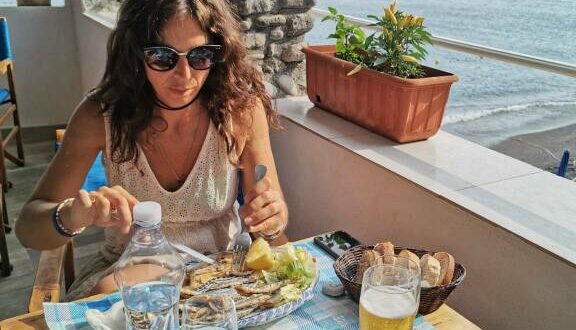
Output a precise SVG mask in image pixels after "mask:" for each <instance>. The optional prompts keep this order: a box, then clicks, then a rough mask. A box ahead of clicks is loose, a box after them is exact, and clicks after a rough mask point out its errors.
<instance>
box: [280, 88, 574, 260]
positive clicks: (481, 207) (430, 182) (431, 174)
mask: <svg viewBox="0 0 576 330" xmlns="http://www.w3.org/2000/svg"><path fill="white" fill-rule="evenodd" d="M277 107H278V110H279V112H280V114H281V115H282V116H283V117H284V118H286V119H288V120H290V121H292V122H293V123H295V124H297V125H300V126H302V127H304V128H306V129H307V130H309V131H311V132H313V133H315V134H317V135H319V136H321V137H322V138H324V139H326V140H329V141H331V142H332V143H335V144H337V145H339V146H340V147H342V148H345V149H347V150H349V151H350V152H353V153H355V154H356V155H358V156H360V157H363V158H365V159H367V160H369V161H371V162H373V163H375V164H377V165H380V166H382V167H383V168H385V169H386V170H388V171H391V172H393V173H396V174H397V175H399V176H400V177H402V178H404V179H406V180H409V181H411V182H413V183H414V184H416V185H418V186H420V187H422V188H424V189H426V190H427V191H429V192H431V193H433V194H435V195H437V196H439V198H442V199H445V200H446V201H448V202H450V203H452V204H455V205H457V206H458V207H460V208H462V209H464V210H465V211H467V212H470V213H472V214H475V215H477V216H478V217H479V218H481V219H484V220H486V221H487V222H488V223H491V224H494V225H496V226H498V227H500V228H504V229H506V230H507V231H509V232H511V233H513V234H515V235H517V236H519V237H521V238H522V239H523V240H526V241H528V242H530V243H532V244H534V245H536V246H537V247H539V248H540V249H542V250H544V251H545V252H547V253H550V254H552V255H554V256H556V257H558V258H560V259H561V260H564V261H567V262H568V263H569V264H570V265H572V266H574V265H576V203H575V202H574V201H576V184H574V183H573V182H571V181H569V180H566V179H564V178H560V177H558V176H556V175H554V174H551V173H549V172H546V171H543V170H541V169H538V168H536V167H533V166H531V165H528V164H526V163H524V162H521V161H519V160H516V159H514V158H511V157H508V156H506V155H503V154H500V153H498V152H495V151H493V150H490V149H488V148H485V147H482V146H480V145H477V144H474V143H472V142H469V141H467V140H464V139H462V138H459V137H457V136H454V135H452V134H449V133H446V132H443V131H440V132H439V133H438V134H437V135H436V136H434V137H432V138H430V139H429V140H427V141H421V142H415V143H409V144H397V143H394V142H392V141H390V140H388V139H386V138H384V137H381V136H379V135H376V134H373V133H371V132H369V131H368V130H366V129H364V128H361V127H359V126H357V125H354V124H352V123H350V122H348V121H346V120H343V119H341V118H339V117H337V116H335V115H332V114H330V113H328V112H326V111H323V110H321V109H318V108H315V107H314V106H313V104H312V103H311V102H310V101H309V100H308V98H307V97H294V98H285V99H279V100H277Z"/></svg>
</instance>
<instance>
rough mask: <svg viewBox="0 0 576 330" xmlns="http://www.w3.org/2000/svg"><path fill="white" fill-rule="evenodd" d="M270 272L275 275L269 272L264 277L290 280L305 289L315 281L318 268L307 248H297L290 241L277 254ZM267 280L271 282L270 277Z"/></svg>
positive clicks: (299, 287)
mask: <svg viewBox="0 0 576 330" xmlns="http://www.w3.org/2000/svg"><path fill="white" fill-rule="evenodd" d="M270 273H273V275H272V274H267V275H264V277H265V278H266V276H268V277H269V278H270V279H272V278H273V277H275V279H276V280H288V281H290V282H291V283H292V284H294V285H295V286H296V287H297V288H298V289H301V290H304V289H306V288H308V287H309V286H310V284H311V283H312V281H314V277H315V276H316V269H315V266H314V261H313V260H312V256H311V255H310V253H308V251H307V250H306V249H303V248H297V249H295V248H294V246H293V245H292V244H290V243H288V244H286V245H284V246H283V247H282V248H281V249H280V250H279V251H278V253H277V254H276V256H275V258H274V265H273V266H272V269H271V270H270ZM266 281H267V282H269V281H268V279H267V280H266Z"/></svg>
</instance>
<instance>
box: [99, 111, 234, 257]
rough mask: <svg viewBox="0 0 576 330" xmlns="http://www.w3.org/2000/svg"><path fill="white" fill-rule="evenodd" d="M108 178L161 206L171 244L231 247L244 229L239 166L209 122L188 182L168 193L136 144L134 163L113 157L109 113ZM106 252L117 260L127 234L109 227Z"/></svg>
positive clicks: (203, 248)
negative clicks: (117, 161) (238, 204)
mask: <svg viewBox="0 0 576 330" xmlns="http://www.w3.org/2000/svg"><path fill="white" fill-rule="evenodd" d="M104 121H105V128H106V157H105V159H106V176H107V177H108V185H109V186H114V185H120V186H122V187H123V188H124V189H126V190H127V191H128V192H129V193H131V194H132V195H134V196H135V197H136V198H137V199H138V200H139V201H147V200H151V201H156V202H159V203H160V204H161V205H162V230H163V232H164V234H165V235H166V236H167V237H168V238H169V239H170V240H173V241H176V242H179V243H183V244H185V245H187V246H190V247H192V248H193V249H196V250H198V251H201V252H216V251H222V250H226V249H228V248H230V240H231V238H232V237H233V236H234V234H235V233H236V232H238V231H239V230H240V220H239V216H238V212H237V209H238V207H237V204H236V203H235V202H236V193H237V185H238V175H237V168H236V167H235V166H234V165H232V164H231V163H230V162H229V160H228V155H227V151H226V144H225V141H224V139H223V138H222V137H221V136H220V134H218V131H217V129H216V127H215V126H214V124H213V123H212V122H210V124H209V127H208V131H207V133H206V138H205V140H204V143H203V145H202V147H201V149H200V152H199V154H198V157H197V160H196V163H195V164H194V167H193V168H192V170H191V171H190V174H189V175H188V178H187V179H186V181H185V182H184V184H183V185H182V187H180V188H179V189H178V190H176V191H173V192H170V191H167V190H165V189H164V188H163V187H162V186H161V185H160V183H159V182H158V180H157V179H156V176H155V175H154V173H153V172H152V169H151V168H150V165H149V164H148V160H147V159H146V155H145V154H144V152H143V150H142V149H141V147H140V146H139V145H138V151H139V156H138V159H137V160H136V162H132V161H130V162H124V163H120V164H117V163H114V162H112V161H109V160H110V159H111V157H110V156H111V155H110V145H111V144H110V141H111V140H110V136H111V135H110V134H111V133H110V117H109V116H107V115H105V116H104ZM105 234H106V240H105V244H104V247H103V250H102V252H103V254H104V256H105V257H106V259H109V260H110V261H115V260H117V259H118V257H119V255H120V254H121V253H122V251H123V250H124V247H125V246H126V244H127V242H128V240H129V235H123V234H121V233H119V232H117V231H116V230H115V229H111V228H107V229H106V231H105Z"/></svg>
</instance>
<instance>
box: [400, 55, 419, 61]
mask: <svg viewBox="0 0 576 330" xmlns="http://www.w3.org/2000/svg"><path fill="white" fill-rule="evenodd" d="M402 59H403V60H404V61H405V62H411V63H418V60H417V59H415V58H414V57H412V56H410V55H402Z"/></svg>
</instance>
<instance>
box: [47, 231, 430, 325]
mask: <svg viewBox="0 0 576 330" xmlns="http://www.w3.org/2000/svg"><path fill="white" fill-rule="evenodd" d="M296 246H300V247H304V248H306V249H307V250H308V251H310V253H311V254H312V255H313V256H314V257H316V260H317V264H318V268H319V273H320V278H319V279H318V283H317V285H316V287H315V288H314V297H313V298H312V299H311V300H309V301H308V302H306V303H304V305H302V306H301V307H300V308H298V309H297V310H295V311H294V312H292V313H291V314H289V315H287V316H285V317H283V318H281V319H279V320H277V321H274V322H272V323H268V324H266V325H261V326H258V327H251V328H250V329H278V330H280V329H281V330H292V329H294V330H295V329H299V330H313V329H343V330H347V329H350V330H352V329H359V326H358V304H356V303H355V302H353V301H352V300H350V299H349V298H347V297H340V298H331V297H328V296H325V295H324V294H323V293H322V286H323V285H324V284H326V283H329V282H339V280H338V277H337V276H336V274H335V273H334V269H333V268H332V264H333V263H334V259H332V257H330V256H329V255H328V254H326V253H325V252H324V251H323V250H321V249H320V248H318V247H317V246H316V245H314V243H312V242H311V241H310V242H306V243H301V244H296ZM118 300H120V296H119V294H118V293H115V294H112V295H109V296H107V297H106V298H104V299H101V300H97V301H86V302H73V303H60V304H52V303H46V304H44V313H45V317H46V323H47V324H48V327H49V328H50V329H52V330H74V329H84V328H89V326H88V324H87V322H86V317H85V314H86V311H87V310H88V309H92V308H95V309H99V310H100V311H105V310H107V309H108V308H110V306H112V304H114V303H115V302H116V301H118ZM414 329H416V330H432V329H434V327H433V326H432V325H430V324H429V323H428V322H426V320H424V318H423V317H421V316H418V317H417V318H416V321H415V323H414Z"/></svg>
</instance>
